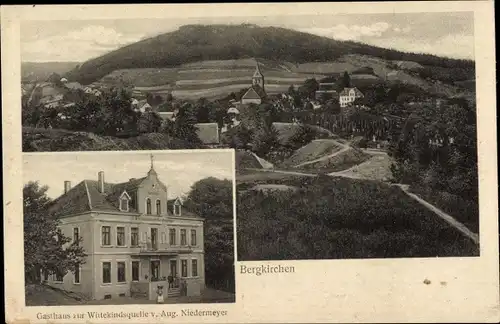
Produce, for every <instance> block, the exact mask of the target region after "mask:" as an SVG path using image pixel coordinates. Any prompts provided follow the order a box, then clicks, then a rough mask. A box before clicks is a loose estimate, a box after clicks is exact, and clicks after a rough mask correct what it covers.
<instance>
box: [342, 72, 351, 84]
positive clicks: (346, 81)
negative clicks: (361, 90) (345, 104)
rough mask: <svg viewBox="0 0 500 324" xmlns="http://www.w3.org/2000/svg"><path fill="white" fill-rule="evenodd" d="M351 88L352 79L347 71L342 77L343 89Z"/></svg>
mask: <svg viewBox="0 0 500 324" xmlns="http://www.w3.org/2000/svg"><path fill="white" fill-rule="evenodd" d="M350 87H351V77H350V76H349V73H347V71H345V72H344V75H343V76H342V88H350Z"/></svg>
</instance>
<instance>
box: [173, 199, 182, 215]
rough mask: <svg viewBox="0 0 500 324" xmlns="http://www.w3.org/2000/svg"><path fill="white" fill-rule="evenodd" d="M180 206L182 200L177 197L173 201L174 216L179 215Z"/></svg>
mask: <svg viewBox="0 0 500 324" xmlns="http://www.w3.org/2000/svg"><path fill="white" fill-rule="evenodd" d="M181 207H182V202H181V200H180V199H179V198H177V199H176V200H175V202H174V215H175V216H181Z"/></svg>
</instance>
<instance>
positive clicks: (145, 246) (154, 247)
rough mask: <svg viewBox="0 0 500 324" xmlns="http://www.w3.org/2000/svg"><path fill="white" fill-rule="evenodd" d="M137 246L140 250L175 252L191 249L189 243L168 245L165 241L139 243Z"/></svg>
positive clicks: (187, 251) (184, 251) (186, 251)
mask: <svg viewBox="0 0 500 324" xmlns="http://www.w3.org/2000/svg"><path fill="white" fill-rule="evenodd" d="M139 248H140V251H141V252H177V253H190V252H192V251H193V247H192V246H191V245H170V244H167V243H156V244H152V243H151V242H146V243H144V242H143V243H139Z"/></svg>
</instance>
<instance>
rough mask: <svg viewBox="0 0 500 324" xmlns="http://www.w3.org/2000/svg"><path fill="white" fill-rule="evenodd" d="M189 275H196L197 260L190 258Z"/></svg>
mask: <svg viewBox="0 0 500 324" xmlns="http://www.w3.org/2000/svg"><path fill="white" fill-rule="evenodd" d="M191 275H192V276H193V277H198V260H191Z"/></svg>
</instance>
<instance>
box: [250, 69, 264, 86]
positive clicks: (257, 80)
mask: <svg viewBox="0 0 500 324" xmlns="http://www.w3.org/2000/svg"><path fill="white" fill-rule="evenodd" d="M252 85H254V86H256V85H257V86H259V87H260V88H261V89H262V90H265V89H264V75H263V74H262V73H261V72H260V68H259V62H257V65H256V66H255V73H254V74H253V77H252Z"/></svg>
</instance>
